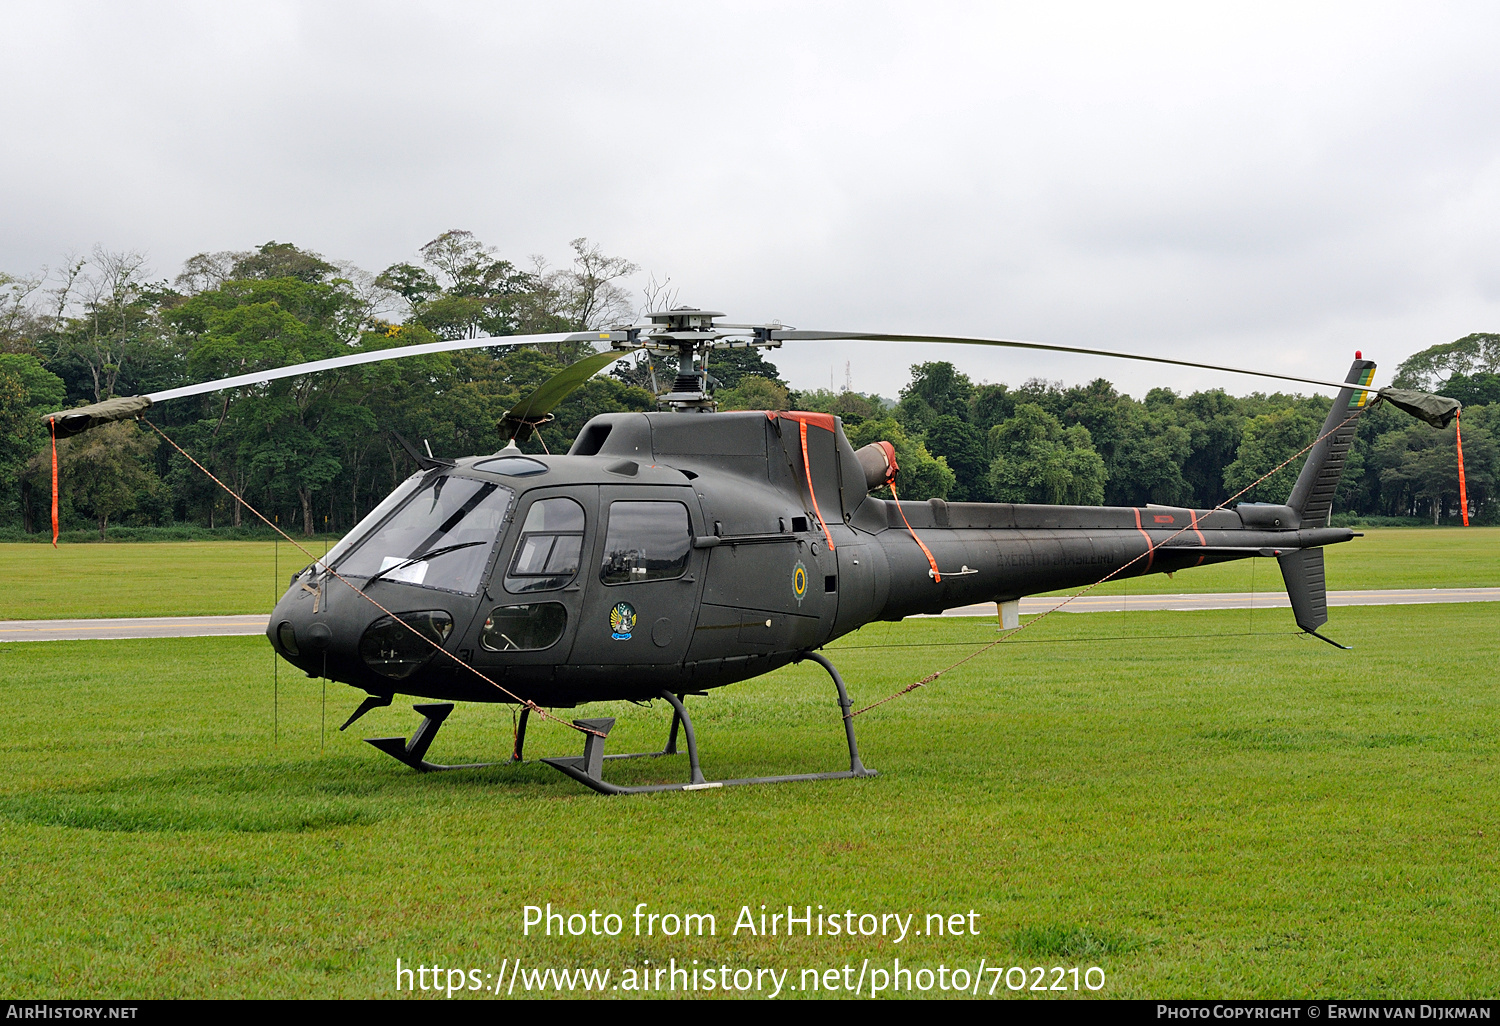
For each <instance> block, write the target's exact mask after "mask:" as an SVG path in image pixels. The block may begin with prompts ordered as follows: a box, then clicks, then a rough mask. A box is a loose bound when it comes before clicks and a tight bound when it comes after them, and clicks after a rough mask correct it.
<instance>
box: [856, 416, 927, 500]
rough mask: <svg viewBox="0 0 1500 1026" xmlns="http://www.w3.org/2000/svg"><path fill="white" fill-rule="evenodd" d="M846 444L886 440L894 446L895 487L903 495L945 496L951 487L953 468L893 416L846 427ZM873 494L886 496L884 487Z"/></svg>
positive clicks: (886, 491) (910, 497)
mask: <svg viewBox="0 0 1500 1026" xmlns="http://www.w3.org/2000/svg"><path fill="white" fill-rule="evenodd" d="M845 435H846V436H847V437H848V439H849V444H851V445H853V446H854V448H856V449H860V448H863V447H864V446H866V445H869V444H870V443H871V442H890V443H891V446H892V447H893V448H894V449H895V450H896V465H897V467H898V468H899V470H898V471H897V473H896V490H897V491H898V492H899V493H900V494H901V497H902V498H903V499H946V498H947V497H948V493H949V492H951V491H952V490H953V484H954V477H953V471H952V470H950V469H949V467H948V463H947V461H946V460H944V459H943V458H942V457H941V456H933V455H932V453H930V452H928V451H927V447H926V446H925V445H923V444H922V443H921V442H920V441H918V440H917V439H914V438H912V437H911V436H910V435H908V434H907V433H906V430H905V429H904V428H903V427H902V426H901V424H900V422H899V421H897V420H896V418H894V417H889V416H886V417H878V418H876V419H874V420H867V421H864V422H862V423H860V424H857V425H855V426H854V427H852V428H846V430H845ZM874 494H876V495H877V496H880V497H882V498H889V497H890V493H889V491H888V490H887V489H884V488H882V489H879V490H877V491H876V492H875V493H874Z"/></svg>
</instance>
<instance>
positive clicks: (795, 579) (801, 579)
mask: <svg viewBox="0 0 1500 1026" xmlns="http://www.w3.org/2000/svg"><path fill="white" fill-rule="evenodd" d="M792 594H793V595H796V596H797V605H799V606H800V605H801V604H802V599H803V598H804V597H805V596H806V595H807V567H805V566H803V565H802V560H800V559H799V560H797V565H796V566H795V567H793V568H792Z"/></svg>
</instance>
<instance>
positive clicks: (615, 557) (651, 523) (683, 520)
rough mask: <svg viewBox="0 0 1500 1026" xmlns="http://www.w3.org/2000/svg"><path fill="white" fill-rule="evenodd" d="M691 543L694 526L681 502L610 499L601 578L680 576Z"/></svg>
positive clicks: (622, 581)
mask: <svg viewBox="0 0 1500 1026" xmlns="http://www.w3.org/2000/svg"><path fill="white" fill-rule="evenodd" d="M692 547H693V529H692V525H691V524H690V523H689V521H688V511H687V507H686V506H684V505H683V504H682V503H680V502H613V503H610V506H609V531H608V533H607V534H606V535H605V539H604V565H603V566H602V567H601V568H600V571H599V579H600V580H601V581H603V582H604V583H605V584H631V583H634V582H637V581H660V580H665V579H668V578H672V577H681V576H682V575H683V574H684V573H685V572H686V571H687V561H688V553H689V552H690V551H691V550H692Z"/></svg>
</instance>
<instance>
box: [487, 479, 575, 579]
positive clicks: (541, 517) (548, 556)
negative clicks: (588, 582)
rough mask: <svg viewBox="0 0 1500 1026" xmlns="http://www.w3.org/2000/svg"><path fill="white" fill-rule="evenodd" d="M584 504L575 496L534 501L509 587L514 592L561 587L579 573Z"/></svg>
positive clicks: (527, 516) (525, 524)
mask: <svg viewBox="0 0 1500 1026" xmlns="http://www.w3.org/2000/svg"><path fill="white" fill-rule="evenodd" d="M583 525H584V516H583V507H582V506H580V505H578V503H576V502H574V501H573V500H572V499H566V498H554V499H541V500H539V501H537V502H534V503H532V504H531V509H530V510H529V511H528V512H527V514H526V522H525V523H524V524H522V525H521V540H520V541H518V542H517V543H516V555H515V558H514V559H513V560H512V561H511V565H510V573H509V575H507V576H506V578H505V590H506V591H509V592H511V593H513V594H523V593H525V592H529V591H550V590H552V589H554V588H561V587H562V586H563V585H565V584H567V583H568V582H569V581H571V580H572V579H573V577H574V576H575V575H576V574H577V573H578V562H579V559H580V557H581V556H582V554H583Z"/></svg>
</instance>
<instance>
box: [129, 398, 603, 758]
mask: <svg viewBox="0 0 1500 1026" xmlns="http://www.w3.org/2000/svg"><path fill="white" fill-rule="evenodd" d="M139 419H140V421H141V423H142V424H145V425H146V426H147V427H149V428H150V429H151V430H152V431H155V432H156V433H157V434H159V435H161V436H162V437H163V438H166V439H167V444H168V445H170V446H171V447H172V448H174V449H176V450H177V451H178V452H180V453H182V455H183V456H184V457H185V458H186V459H187V461H188V462H189V463H191V464H192V465H193V466H195V467H197V468H198V469H199V470H201V471H203V473H204V474H206V475H207V476H208V479H209V480H210V481H212V482H213V483H214V484H216V485H218V486H219V487H220V488H222V489H224V490H225V491H226V492H228V493H229V494H230V496H231V497H233V498H234V499H235V501H237V502H241V503H244V506H245V508H246V509H248V510H249V511H250V512H251V513H254V514H255V515H256V516H257V517H259V518H260V520H261V522H262V523H263V524H265V525H266V526H267V527H269V528H270V529H271V530H273V531H275V532H276V533H277V534H279V535H281V536H282V537H283V538H285V539H286V540H287V541H289V542H291V543H292V544H293V545H294V546H296V547H297V548H298V549H301V551H302V554H303V555H304V556H306V557H307V558H308V559H310V560H312V561H313V562H314V563H321V560H320V559H319V557H317V556H315V555H313V554H312V553H311V552H309V551H308V550H307V549H305V548H303V547H302V545H300V544H299V543H298V542H297V539H295V538H293V537H292V536H291V535H289V534H287V533H286V532H285V531H283V530H282V529H281V528H280V527H279V526H278V525H276V524H273V523H272V522H271V521H269V520H267V519H266V515H265V514H264V513H262V512H261V511H260V510H258V509H256V508H255V507H254V506H252V505H251V504H250V503H248V502H246V501H245V500H244V499H243V498H242V497H241V496H240V495H239V493H238V492H236V491H235V490H234V489H233V488H230V487H229V486H228V485H227V484H225V483H224V482H223V481H220V480H219V479H218V478H217V477H214V475H213V472H212V471H210V470H209V469H208V468H207V467H205V466H204V465H203V464H201V463H199V462H198V461H197V460H195V459H193V457H192V456H191V455H189V454H188V451H187V450H186V449H184V448H183V447H182V446H180V445H178V444H177V443H176V442H174V441H172V439H171V438H169V437H168V436H167V433H166V432H165V431H163V430H162V429H161V428H159V427H157V426H156V425H155V424H153V423H151V422H150V421H149V420H147V419H146V418H145V417H141V418H139ZM323 569H324V570H326V571H327V572H328V573H330V574H332V575H333V576H334V577H336V578H338V580H339V581H341V582H342V583H344V584H346V585H348V586H349V589H350V590H351V591H353V592H354V593H355V594H356V595H358V596H359V597H360V598H362V599H364V600H365V601H366V602H368V603H370V605H372V606H374V607H375V608H376V609H378V610H380V611H381V612H382V613H384V614H385V615H386V616H389V617H390V618H391V619H392V620H395V621H396V622H397V623H399V624H400V625H401V626H403V627H405V628H406V629H407V630H409V631H411V632H412V633H413V634H415V635H416V636H417V637H418V638H421V639H422V640H423V641H425V642H426V643H427V644H429V645H431V646H432V647H433V648H435V649H437V650H438V651H439V652H441V653H442V654H443V655H445V656H447V657H448V658H449V659H451V660H453V661H454V662H455V663H457V664H458V665H459V666H462V667H463V668H464V669H465V670H468V671H469V672H470V673H472V674H473V675H474V676H476V677H478V678H479V679H480V680H482V681H484V682H485V683H486V684H489V685H490V686H491V687H493V688H495V690H497V691H499V692H500V693H501V694H502V695H505V696H506V697H507V698H510V699H513V700H514V701H515V702H517V703H518V704H520V705H524V706H525V707H526V708H527V709H530V710H531V711H532V712H534V713H536V714H537V715H538V716H540V717H541V718H542V719H544V720H551V721H552V722H554V723H561V724H562V725H563V726H566V727H572V728H573V729H574V730H576V731H578V732H579V733H580V734H593V735H594V736H595V737H603V736H604V735H603V734H602V733H600V732H599V731H597V730H592V729H590V728H588V727H580V726H579V725H578V724H576V723H570V722H569V721H567V720H564V719H561V718H559V717H557V716H553V715H552V714H551V713H549V712H547V710H545V709H543V708H542V707H541V706H539V705H537V704H536V703H535V702H533V701H531V699H529V698H522V697H521V696H520V695H517V694H516V693H515V692H513V691H510V690H507V689H506V688H504V687H502V686H501V685H500V684H498V683H496V682H495V681H493V680H491V679H490V678H489V677H487V676H485V675H484V674H482V673H480V672H479V671H478V670H476V669H475V668H474V667H472V666H470V665H469V664H468V663H466V662H464V660H462V659H460V658H459V657H458V656H456V655H454V654H453V653H452V652H449V651H448V650H447V649H446V648H444V647H443V646H442V645H440V644H438V643H437V642H436V641H433V640H432V639H431V638H429V637H428V636H427V635H425V634H423V633H422V632H421V631H419V630H417V629H416V628H415V627H413V626H412V625H411V624H409V623H407V622H406V621H405V620H403V619H401V617H399V616H397V615H396V614H395V613H393V612H391V611H390V610H389V609H387V608H385V606H382V605H381V604H380V603H379V602H377V601H375V599H373V598H371V597H370V596H369V595H367V594H365V592H363V591H362V590H360V588H359V587H358V586H357V585H356V584H355V583H354V582H353V581H350V580H349V579H348V578H347V577H344V576H343V575H342V574H340V573H339V572H338V571H337V570H335V569H333V567H331V566H324V567H323Z"/></svg>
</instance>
